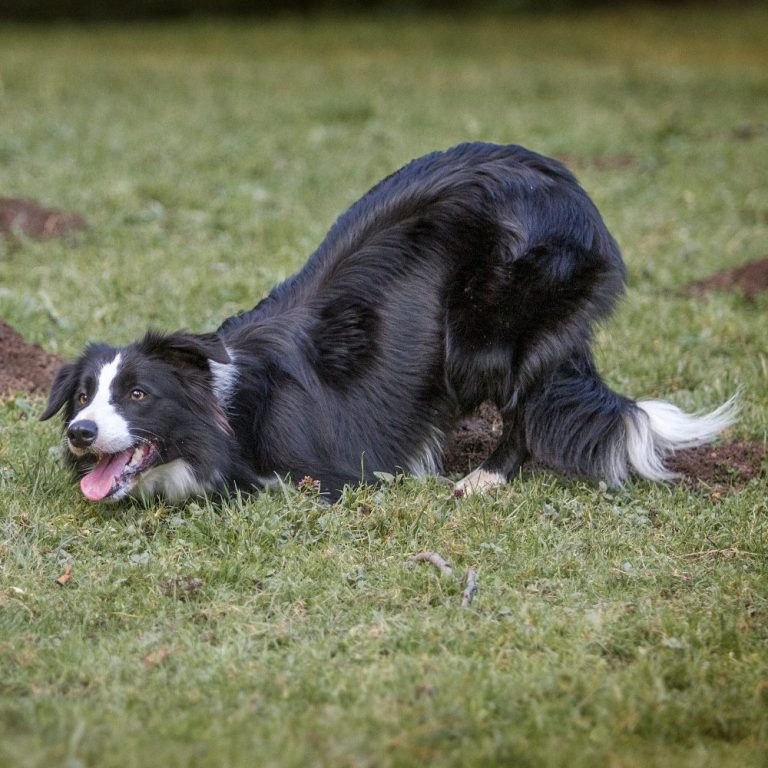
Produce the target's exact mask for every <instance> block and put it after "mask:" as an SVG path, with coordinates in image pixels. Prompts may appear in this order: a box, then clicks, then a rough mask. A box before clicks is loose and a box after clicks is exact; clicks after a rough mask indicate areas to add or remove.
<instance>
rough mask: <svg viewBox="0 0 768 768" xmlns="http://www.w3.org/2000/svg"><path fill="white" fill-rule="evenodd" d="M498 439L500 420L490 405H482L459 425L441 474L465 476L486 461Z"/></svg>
mask: <svg viewBox="0 0 768 768" xmlns="http://www.w3.org/2000/svg"><path fill="white" fill-rule="evenodd" d="M500 437H501V416H499V412H498V411H497V410H496V408H495V407H494V406H493V405H491V403H483V404H482V405H481V406H480V407H479V408H478V409H477V411H475V413H473V414H472V415H471V416H467V417H466V418H464V419H462V420H461V421H460V422H459V425H458V427H457V428H456V432H454V434H453V436H452V438H451V440H450V441H449V443H448V445H447V446H446V450H445V457H444V459H443V472H445V474H448V475H466V474H467V473H468V472H470V471H471V470H473V469H475V468H476V467H477V466H478V464H480V463H481V462H482V461H483V460H484V459H485V458H487V457H488V455H489V454H490V453H491V451H492V450H493V449H494V448H495V447H496V443H497V442H498V441H499V438H500Z"/></svg>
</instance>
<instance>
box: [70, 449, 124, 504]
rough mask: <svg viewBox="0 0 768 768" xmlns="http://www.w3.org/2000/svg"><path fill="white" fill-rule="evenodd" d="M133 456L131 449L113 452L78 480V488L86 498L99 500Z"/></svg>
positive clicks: (109, 489) (107, 492)
mask: <svg viewBox="0 0 768 768" xmlns="http://www.w3.org/2000/svg"><path fill="white" fill-rule="evenodd" d="M131 456H133V449H129V450H127V451H123V452H122V453H114V454H110V455H108V456H105V457H104V458H103V459H100V460H99V463H98V464H97V465H96V466H95V467H94V468H93V469H92V470H91V471H90V472H89V473H88V474H87V475H86V476H85V477H84V478H83V479H82V480H81V481H80V490H81V491H82V492H83V494H84V495H85V497H86V498H87V499H90V500H91V501H99V500H100V499H103V498H104V497H105V496H107V495H108V494H109V492H110V491H111V490H112V485H113V484H114V481H115V479H116V478H118V477H120V475H121V474H122V473H123V470H124V469H125V466H126V464H128V462H129V461H130V460H131Z"/></svg>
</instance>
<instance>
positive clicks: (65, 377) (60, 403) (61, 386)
mask: <svg viewBox="0 0 768 768" xmlns="http://www.w3.org/2000/svg"><path fill="white" fill-rule="evenodd" d="M76 384H77V367H76V366H75V364H74V363H64V365H62V366H61V368H59V370H58V372H57V373H56V376H55V377H54V379H53V384H51V393H50V395H48V405H46V406H45V410H44V411H43V412H42V414H41V415H40V421H46V420H47V419H50V418H51V416H53V415H54V414H55V413H58V412H59V411H60V410H61V409H62V408H63V407H64V406H65V405H66V403H67V401H68V400H69V399H70V398H71V397H72V395H73V394H74V389H75V385H76Z"/></svg>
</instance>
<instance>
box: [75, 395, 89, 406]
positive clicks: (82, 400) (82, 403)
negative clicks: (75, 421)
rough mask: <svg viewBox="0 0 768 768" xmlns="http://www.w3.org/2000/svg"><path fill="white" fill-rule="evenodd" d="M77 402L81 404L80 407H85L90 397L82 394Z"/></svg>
mask: <svg viewBox="0 0 768 768" xmlns="http://www.w3.org/2000/svg"><path fill="white" fill-rule="evenodd" d="M77 402H78V403H80V405H85V404H86V403H87V402H88V395H86V394H85V392H81V393H80V394H79V395H78V396H77Z"/></svg>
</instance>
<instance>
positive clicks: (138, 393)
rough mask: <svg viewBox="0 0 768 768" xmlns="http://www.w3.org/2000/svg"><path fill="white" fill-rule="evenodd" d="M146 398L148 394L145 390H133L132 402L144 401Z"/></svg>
mask: <svg viewBox="0 0 768 768" xmlns="http://www.w3.org/2000/svg"><path fill="white" fill-rule="evenodd" d="M146 396H147V393H146V392H145V391H144V390H143V389H139V388H138V387H136V389H132V390H131V400H143V399H144V398H145V397H146Z"/></svg>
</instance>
